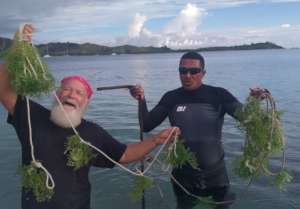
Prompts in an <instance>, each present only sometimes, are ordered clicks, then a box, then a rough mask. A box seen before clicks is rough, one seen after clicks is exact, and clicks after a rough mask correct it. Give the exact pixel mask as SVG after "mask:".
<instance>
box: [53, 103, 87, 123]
mask: <svg viewBox="0 0 300 209" xmlns="http://www.w3.org/2000/svg"><path fill="white" fill-rule="evenodd" d="M63 106H64V105H63ZM85 110H86V108H82V107H81V108H80V107H78V106H77V107H76V108H74V109H71V110H66V109H65V111H64V110H63V109H62V107H61V106H60V105H59V104H58V102H57V101H55V102H54V104H53V107H52V109H51V114H50V120H51V121H52V122H53V123H55V124H56V125H58V126H60V127H62V128H71V127H72V125H73V126H74V127H77V126H78V125H79V124H80V123H81V120H82V117H83V115H84V113H85ZM65 112H66V113H67V114H68V117H69V119H70V120H71V122H72V125H71V123H70V122H69V120H68V119H67V117H66V115H65Z"/></svg>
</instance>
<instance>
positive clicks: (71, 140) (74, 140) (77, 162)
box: [65, 134, 96, 170]
mask: <svg viewBox="0 0 300 209" xmlns="http://www.w3.org/2000/svg"><path fill="white" fill-rule="evenodd" d="M65 154H66V155H67V158H68V162H67V165H68V166H72V167H74V170H78V169H80V168H81V167H84V166H87V165H88V164H89V162H90V160H91V159H93V158H94V157H96V154H94V153H93V150H92V148H90V147H89V146H88V145H86V144H84V143H82V142H81V140H80V137H79V136H78V135H76V134H75V135H72V136H70V137H68V138H67V143H66V151H65Z"/></svg>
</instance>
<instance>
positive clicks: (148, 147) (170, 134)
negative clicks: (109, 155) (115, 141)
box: [119, 127, 180, 164]
mask: <svg viewBox="0 0 300 209" xmlns="http://www.w3.org/2000/svg"><path fill="white" fill-rule="evenodd" d="M175 135H180V130H179V128H177V127H171V128H167V129H164V130H162V131H161V132H159V133H158V134H155V135H153V136H152V137H150V138H148V139H145V140H144V141H141V142H138V143H134V144H128V145H127V148H126V150H125V152H124V154H123V155H122V157H121V159H120V161H119V162H120V163H123V164H127V163H131V162H135V161H138V160H141V159H142V158H143V157H144V156H145V155H147V154H148V153H149V152H151V151H152V150H153V149H154V148H155V147H156V146H158V145H161V144H163V143H164V142H165V141H166V140H169V141H168V142H166V143H170V142H172V141H173V140H174V136H175Z"/></svg>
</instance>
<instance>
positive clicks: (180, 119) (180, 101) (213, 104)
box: [142, 84, 242, 170]
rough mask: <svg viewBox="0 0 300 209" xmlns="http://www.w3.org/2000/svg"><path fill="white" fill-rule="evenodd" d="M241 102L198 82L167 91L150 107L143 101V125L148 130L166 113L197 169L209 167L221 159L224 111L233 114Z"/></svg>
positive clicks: (222, 154)
mask: <svg viewBox="0 0 300 209" xmlns="http://www.w3.org/2000/svg"><path fill="white" fill-rule="evenodd" d="M241 106H242V104H241V103H240V102H239V101H238V100H237V99H236V98H235V97H234V96H233V95H232V94H231V93H230V92H228V91H227V90H226V89H224V88H220V87H213V86H209V85H204V84H202V85H201V86H200V87H199V88H198V89H196V90H193V91H188V90H184V89H183V88H182V87H181V88H178V89H175V90H172V91H169V92H167V93H166V94H165V95H164V96H163V97H162V98H161V100H160V102H159V103H158V104H157V105H156V106H155V107H154V108H153V109H152V110H151V111H150V112H148V110H147V105H146V102H143V106H142V110H143V126H144V131H146V132H148V131H150V130H152V129H153V128H155V127H156V126H158V125H159V124H160V123H161V122H162V121H163V120H164V119H165V118H166V117H167V116H168V117H169V121H170V123H171V125H172V126H177V127H179V128H180V129H181V132H182V136H183V138H184V139H185V141H186V145H187V147H189V149H190V150H191V151H193V152H194V153H195V154H196V157H197V159H198V162H199V165H200V168H201V169H204V170H205V169H213V168H214V167H215V166H216V165H217V164H219V163H220V162H221V161H223V158H224V150H223V146H222V141H221V138H222V126H223V122H224V115H225V113H228V114H229V115H231V116H233V117H235V116H234V113H235V111H236V110H237V108H239V107H241Z"/></svg>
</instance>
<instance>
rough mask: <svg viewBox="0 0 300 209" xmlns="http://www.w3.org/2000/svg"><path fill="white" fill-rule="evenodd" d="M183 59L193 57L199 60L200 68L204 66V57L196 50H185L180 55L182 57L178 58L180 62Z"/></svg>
mask: <svg viewBox="0 0 300 209" xmlns="http://www.w3.org/2000/svg"><path fill="white" fill-rule="evenodd" d="M183 59H195V60H199V61H200V63H201V67H202V69H204V67H205V61H204V58H203V57H202V55H201V54H199V53H198V52H196V51H189V52H186V53H185V54H184V55H182V57H181V58H180V63H181V61H182V60H183Z"/></svg>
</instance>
